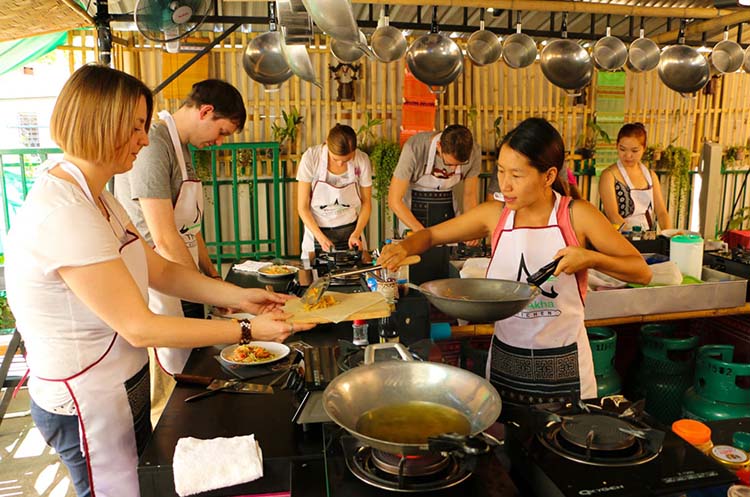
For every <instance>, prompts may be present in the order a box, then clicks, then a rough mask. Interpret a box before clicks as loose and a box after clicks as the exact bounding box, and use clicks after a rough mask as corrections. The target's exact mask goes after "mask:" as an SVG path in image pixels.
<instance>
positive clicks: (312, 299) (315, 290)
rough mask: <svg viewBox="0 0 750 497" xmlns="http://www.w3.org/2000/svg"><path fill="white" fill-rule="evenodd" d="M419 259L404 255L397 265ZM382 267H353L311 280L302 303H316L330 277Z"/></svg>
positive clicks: (407, 263)
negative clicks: (349, 269)
mask: <svg viewBox="0 0 750 497" xmlns="http://www.w3.org/2000/svg"><path fill="white" fill-rule="evenodd" d="M421 260H422V258H421V257H419V256H418V255H410V256H409V257H406V258H405V259H403V260H402V261H401V262H399V263H398V266H399V267H401V266H411V265H412V264H416V263H418V262H419V261H421ZM382 268H383V265H382V264H378V265H377V266H369V267H365V268H360V269H353V270H351V271H343V272H341V273H328V274H327V275H325V276H323V277H322V278H318V279H317V280H315V281H313V283H312V285H310V286H309V287H308V288H307V290H305V293H304V294H302V303H303V304H306V305H315V304H317V303H318V302H319V301H320V299H321V297H323V294H324V293H325V292H326V290H328V287H329V286H331V279H332V278H337V277H340V276H349V275H350V274H361V273H369V272H370V271H377V270H378V269H382Z"/></svg>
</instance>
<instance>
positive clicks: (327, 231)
mask: <svg viewBox="0 0 750 497" xmlns="http://www.w3.org/2000/svg"><path fill="white" fill-rule="evenodd" d="M297 181H298V184H299V187H298V190H297V212H298V213H299V217H300V219H302V222H303V223H304V225H305V234H304V238H303V239H302V258H303V259H307V258H308V257H309V254H310V252H312V251H314V250H316V249H319V250H323V251H326V252H328V251H330V250H333V249H337V250H346V249H349V248H354V247H357V248H358V249H359V250H366V249H367V243H366V240H365V237H364V229H365V226H367V223H368V222H369V221H370V211H371V210H372V168H371V167H370V158H369V157H367V154H365V153H364V152H362V151H361V150H358V149H357V134H356V133H355V132H354V130H353V129H352V128H351V127H350V126H346V125H344V124H337V125H336V126H334V127H333V128H331V130H330V131H329V132H328V137H327V138H326V142H325V143H323V144H322V145H316V146H314V147H310V148H308V149H307V150H306V151H305V153H304V154H303V155H302V159H301V160H300V164H299V170H298V171H297Z"/></svg>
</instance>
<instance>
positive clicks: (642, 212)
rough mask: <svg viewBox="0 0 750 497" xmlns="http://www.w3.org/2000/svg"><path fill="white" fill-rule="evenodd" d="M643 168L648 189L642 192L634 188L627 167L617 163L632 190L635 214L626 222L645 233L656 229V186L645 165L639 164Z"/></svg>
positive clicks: (628, 217)
mask: <svg viewBox="0 0 750 497" xmlns="http://www.w3.org/2000/svg"><path fill="white" fill-rule="evenodd" d="M638 165H639V166H640V167H641V172H642V173H643V177H644V178H646V183H648V187H647V188H644V189H642V190H637V189H635V188H634V187H633V182H632V181H630V176H628V173H627V171H626V170H625V167H624V166H623V165H622V162H620V161H619V160H618V161H617V169H619V170H620V174H622V177H623V178H624V179H625V183H626V184H627V185H628V189H629V190H630V199H631V201H632V204H633V213H632V214H630V215H629V216H627V217H625V216H623V217H625V222H626V223H628V224H629V225H630V226H631V227H633V226H640V227H641V228H642V229H643V230H644V231H649V230H652V229H654V228H655V226H654V222H653V220H654V215H653V212H654V186H653V185H652V184H651V173H650V172H649V170H648V169H647V168H646V166H644V165H643V164H638ZM618 205H619V202H618Z"/></svg>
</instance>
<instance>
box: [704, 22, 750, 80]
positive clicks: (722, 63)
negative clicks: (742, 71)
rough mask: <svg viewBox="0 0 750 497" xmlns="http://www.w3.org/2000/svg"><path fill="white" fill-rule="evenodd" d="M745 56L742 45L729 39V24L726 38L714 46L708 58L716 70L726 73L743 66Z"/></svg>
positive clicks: (725, 31) (726, 29) (725, 34)
mask: <svg viewBox="0 0 750 497" xmlns="http://www.w3.org/2000/svg"><path fill="white" fill-rule="evenodd" d="M744 56H745V54H744V52H743V51H742V47H741V46H740V45H739V44H738V43H737V42H735V41H731V40H729V26H727V27H725V28H724V39H723V40H722V41H720V42H719V43H717V44H716V45H715V46H714V49H713V50H712V51H711V55H709V57H708V59H709V60H710V61H711V65H712V66H713V67H714V69H716V71H718V72H719V73H721V74H726V73H730V72H735V71H737V70H738V69H739V68H740V67H742V62H743V59H744Z"/></svg>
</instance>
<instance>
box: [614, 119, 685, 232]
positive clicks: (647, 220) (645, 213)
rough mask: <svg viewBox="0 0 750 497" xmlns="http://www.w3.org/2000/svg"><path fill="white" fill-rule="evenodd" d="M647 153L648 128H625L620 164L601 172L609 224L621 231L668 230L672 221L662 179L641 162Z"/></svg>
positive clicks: (620, 142) (619, 140) (619, 149)
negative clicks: (639, 228)
mask: <svg viewBox="0 0 750 497" xmlns="http://www.w3.org/2000/svg"><path fill="white" fill-rule="evenodd" d="M645 151H646V128H645V127H644V126H643V124H641V123H634V124H626V125H625V126H623V127H622V128H620V131H619V133H617V157H618V160H617V163H616V164H612V165H611V166H609V167H608V168H607V169H605V170H604V172H602V176H601V178H600V179H599V195H601V198H602V205H603V206H604V213H605V214H606V215H607V218H608V219H609V221H610V222H611V223H612V224H614V225H617V226H620V227H621V228H622V229H621V231H632V229H633V228H634V227H635V226H640V227H641V231H652V230H656V223H657V221H658V223H659V228H661V229H662V230H667V229H671V228H672V219H671V218H670V217H669V212H667V206H666V205H665V203H664V197H663V196H662V192H661V185H660V184H659V178H658V177H657V176H656V174H655V173H654V172H653V171H650V170H649V169H648V168H647V167H646V166H644V165H643V163H642V162H641V158H642V157H643V153H644V152H645Z"/></svg>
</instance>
